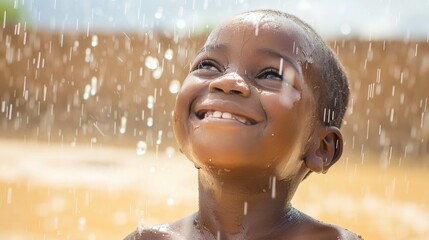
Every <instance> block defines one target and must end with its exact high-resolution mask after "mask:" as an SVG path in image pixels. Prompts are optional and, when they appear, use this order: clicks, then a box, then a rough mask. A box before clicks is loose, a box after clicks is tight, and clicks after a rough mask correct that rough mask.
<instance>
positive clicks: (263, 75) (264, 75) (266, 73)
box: [257, 68, 283, 81]
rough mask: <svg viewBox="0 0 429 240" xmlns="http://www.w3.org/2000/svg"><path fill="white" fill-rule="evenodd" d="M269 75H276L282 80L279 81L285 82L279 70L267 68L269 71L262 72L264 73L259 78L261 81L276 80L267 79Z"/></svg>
mask: <svg viewBox="0 0 429 240" xmlns="http://www.w3.org/2000/svg"><path fill="white" fill-rule="evenodd" d="M268 74H272V75H274V76H275V77H277V78H280V79H278V80H279V81H282V80H283V75H280V73H279V72H278V70H277V69H275V68H267V69H264V70H262V72H261V73H260V74H258V76H257V78H259V79H270V80H274V79H272V78H268V77H267V75H268Z"/></svg>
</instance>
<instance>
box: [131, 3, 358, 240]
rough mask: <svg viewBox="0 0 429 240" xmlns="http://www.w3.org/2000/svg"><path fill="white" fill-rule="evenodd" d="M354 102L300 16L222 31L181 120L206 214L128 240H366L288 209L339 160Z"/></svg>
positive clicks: (182, 141) (199, 59)
mask: <svg viewBox="0 0 429 240" xmlns="http://www.w3.org/2000/svg"><path fill="white" fill-rule="evenodd" d="M348 95H349V89H348V83H347V78H346V76H345V73H344V71H343V70H342V68H341V66H340V64H339V63H338V61H337V60H336V58H335V57H334V55H333V54H332V51H331V50H330V49H329V47H328V46H327V45H326V44H325V43H324V42H323V40H321V38H320V37H319V35H317V34H316V33H315V32H314V30H313V29H312V28H311V27H309V26H308V25H307V24H305V23H303V22H302V21H301V20H299V19H297V18H296V17H294V16H291V15H288V14H285V13H282V12H278V11H272V10H257V11H250V12H246V13H242V14H240V15H238V16H236V17H234V18H233V19H232V20H230V21H228V22H226V23H224V24H223V25H221V26H220V27H218V28H216V29H215V30H213V32H212V33H211V34H210V36H209V37H208V39H207V42H206V43H205V45H204V47H203V48H202V50H201V51H200V52H199V53H198V54H197V56H196V58H195V60H194V62H193V63H192V65H191V70H190V72H189V74H188V76H187V77H186V79H185V81H184V83H183V86H182V89H181V91H180V93H179V94H178V97H177V102H176V106H175V111H174V112H175V113H174V123H173V128H174V132H175V135H176V139H177V141H178V143H179V146H180V148H181V150H182V152H183V153H184V154H185V155H186V156H187V157H188V158H189V159H190V160H191V161H192V162H193V163H194V165H195V167H196V168H197V169H198V183H199V211H198V212H196V213H194V214H193V215H191V216H189V217H187V218H184V219H182V220H179V221H177V222H174V223H172V224H169V225H161V226H156V227H151V228H147V229H146V228H144V229H138V230H137V231H135V232H134V233H132V234H130V235H129V236H128V237H127V238H126V239H240V240H241V239H261V240H262V239H303V240H306V239H309V240H313V239H326V240H331V239H332V240H337V239H360V237H359V236H357V235H355V234H354V233H351V232H349V231H347V230H345V229H343V228H341V227H338V226H333V225H329V224H325V223H322V222H320V221H317V220H315V219H313V218H311V217H310V216H308V215H305V214H304V213H302V212H300V211H298V210H296V209H294V208H293V207H292V206H291V203H290V201H291V199H292V197H293V195H294V193H295V191H296V189H297V187H298V185H299V184H300V183H301V181H302V180H303V179H304V178H305V177H307V176H308V174H310V173H311V172H317V173H326V172H327V171H328V169H329V168H330V167H331V166H332V165H334V164H335V162H336V161H337V160H338V159H339V158H340V156H341V153H342V148H343V140H342V135H341V132H340V130H339V127H340V125H341V121H342V118H343V116H344V112H345V109H346V106H347V102H348Z"/></svg>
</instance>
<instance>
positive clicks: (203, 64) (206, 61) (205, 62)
mask: <svg viewBox="0 0 429 240" xmlns="http://www.w3.org/2000/svg"><path fill="white" fill-rule="evenodd" d="M206 66H209V67H214V68H216V71H218V72H223V71H224V68H223V67H220V66H219V64H218V63H217V62H215V61H214V60H210V59H204V60H202V61H200V62H199V63H198V64H197V66H195V67H194V68H193V69H192V71H196V70H202V69H204V70H207V71H214V70H212V69H205V68H204V67H206ZM268 74H272V75H274V76H275V77H276V78H279V79H273V78H268V77H267V75H268ZM256 78H258V79H269V80H277V81H283V75H280V73H279V72H278V70H277V69H275V68H266V69H264V70H262V72H261V73H259V74H258V75H257V76H256Z"/></svg>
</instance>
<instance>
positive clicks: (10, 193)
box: [7, 188, 12, 204]
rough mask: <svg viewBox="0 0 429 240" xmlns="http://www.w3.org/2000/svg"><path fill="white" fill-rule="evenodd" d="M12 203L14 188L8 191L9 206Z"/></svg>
mask: <svg viewBox="0 0 429 240" xmlns="http://www.w3.org/2000/svg"><path fill="white" fill-rule="evenodd" d="M11 203H12V188H8V189H7V204H11Z"/></svg>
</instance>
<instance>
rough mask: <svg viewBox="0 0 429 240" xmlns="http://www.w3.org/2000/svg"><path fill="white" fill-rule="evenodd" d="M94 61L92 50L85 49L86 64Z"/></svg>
mask: <svg viewBox="0 0 429 240" xmlns="http://www.w3.org/2000/svg"><path fill="white" fill-rule="evenodd" d="M92 60H93V56H92V54H91V49H90V48H87V49H85V62H91V61H92Z"/></svg>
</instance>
